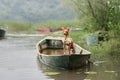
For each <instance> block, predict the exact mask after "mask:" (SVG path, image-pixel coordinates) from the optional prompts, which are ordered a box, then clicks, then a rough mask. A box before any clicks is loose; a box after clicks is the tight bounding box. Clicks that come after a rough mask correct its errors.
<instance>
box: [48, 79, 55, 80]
mask: <svg viewBox="0 0 120 80" xmlns="http://www.w3.org/2000/svg"><path fill="white" fill-rule="evenodd" d="M47 80H55V79H47Z"/></svg>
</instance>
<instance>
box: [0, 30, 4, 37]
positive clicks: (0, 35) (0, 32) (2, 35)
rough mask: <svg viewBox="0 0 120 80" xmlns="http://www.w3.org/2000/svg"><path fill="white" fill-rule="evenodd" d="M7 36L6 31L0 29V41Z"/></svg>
mask: <svg viewBox="0 0 120 80" xmlns="http://www.w3.org/2000/svg"><path fill="white" fill-rule="evenodd" d="M4 36H5V30H3V29H0V39H2V38H4Z"/></svg>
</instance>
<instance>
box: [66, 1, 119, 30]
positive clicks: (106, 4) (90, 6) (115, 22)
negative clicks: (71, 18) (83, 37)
mask: <svg viewBox="0 0 120 80" xmlns="http://www.w3.org/2000/svg"><path fill="white" fill-rule="evenodd" d="M66 4H68V6H69V7H71V8H72V9H73V11H74V12H75V13H76V15H77V17H78V19H79V20H80V22H83V20H84V21H85V22H83V23H82V24H84V25H88V28H89V29H90V30H94V31H95V30H107V31H108V30H109V29H110V30H111V29H114V30H117V29H119V24H120V15H119V14H120V0H66ZM117 32H118V31H117Z"/></svg>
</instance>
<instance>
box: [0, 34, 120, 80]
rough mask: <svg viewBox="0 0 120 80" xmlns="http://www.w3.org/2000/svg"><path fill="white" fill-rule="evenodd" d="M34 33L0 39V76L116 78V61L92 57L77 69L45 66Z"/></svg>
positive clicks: (7, 79)
mask: <svg viewBox="0 0 120 80" xmlns="http://www.w3.org/2000/svg"><path fill="white" fill-rule="evenodd" d="M40 39H41V37H38V36H26V37H24V36H21V37H20V36H19V37H18V36H9V37H6V38H5V39H2V40H0V80H120V64H118V62H116V63H115V62H114V61H112V60H111V59H110V60H111V61H96V62H93V64H91V65H90V66H86V67H83V68H80V69H77V70H62V69H55V68H51V67H48V66H46V65H44V64H42V63H41V62H40V61H39V60H38V59H37V52H36V48H35V45H36V43H37V42H38V41H39V40H40Z"/></svg>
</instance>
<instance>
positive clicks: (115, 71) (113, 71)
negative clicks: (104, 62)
mask: <svg viewBox="0 0 120 80" xmlns="http://www.w3.org/2000/svg"><path fill="white" fill-rule="evenodd" d="M104 72H106V73H115V72H116V71H108V70H106V71H104Z"/></svg>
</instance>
